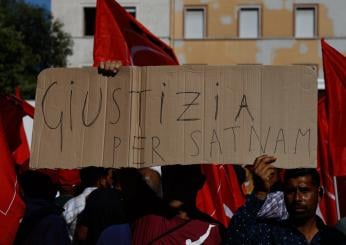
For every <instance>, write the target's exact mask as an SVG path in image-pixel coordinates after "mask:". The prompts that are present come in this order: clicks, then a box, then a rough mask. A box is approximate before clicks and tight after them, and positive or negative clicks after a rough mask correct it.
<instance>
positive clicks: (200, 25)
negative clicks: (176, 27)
mask: <svg viewBox="0 0 346 245" xmlns="http://www.w3.org/2000/svg"><path fill="white" fill-rule="evenodd" d="M204 36H205V8H186V9H185V15H184V37H185V38H196V39H198V38H203V37H204Z"/></svg>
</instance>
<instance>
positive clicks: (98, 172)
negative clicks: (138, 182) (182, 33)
mask: <svg viewBox="0 0 346 245" xmlns="http://www.w3.org/2000/svg"><path fill="white" fill-rule="evenodd" d="M80 179H81V186H82V189H83V191H82V193H81V194H79V195H78V196H76V197H74V198H71V199H70V200H69V201H68V202H66V203H65V205H64V209H65V211H64V212H63V216H64V218H65V220H66V222H67V224H68V226H69V233H70V238H71V239H72V238H73V237H74V232H75V229H76V224H77V218H78V215H79V214H80V213H81V212H82V211H83V209H84V207H85V200H86V198H87V196H89V194H90V193H91V192H93V191H94V190H96V189H97V188H99V187H106V171H105V169H104V168H101V167H94V166H91V167H85V168H82V169H81V170H80Z"/></svg>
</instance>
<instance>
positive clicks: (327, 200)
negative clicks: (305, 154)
mask: <svg viewBox="0 0 346 245" xmlns="http://www.w3.org/2000/svg"><path fill="white" fill-rule="evenodd" d="M331 167H332V164H331V158H330V157H329V149H328V121H327V115H326V104H325V97H323V98H321V99H320V100H319V101H318V171H319V173H320V175H321V184H322V186H323V188H324V195H323V197H322V199H321V201H320V204H319V207H320V211H321V214H322V217H323V220H324V221H325V222H326V223H327V224H329V225H335V223H336V221H337V219H338V217H337V207H336V198H335V189H334V181H333V175H332V168H331Z"/></svg>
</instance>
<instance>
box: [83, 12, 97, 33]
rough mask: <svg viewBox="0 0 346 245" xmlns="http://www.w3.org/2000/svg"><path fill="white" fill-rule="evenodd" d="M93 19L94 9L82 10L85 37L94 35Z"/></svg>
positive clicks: (94, 15)
mask: <svg viewBox="0 0 346 245" xmlns="http://www.w3.org/2000/svg"><path fill="white" fill-rule="evenodd" d="M95 17H96V8H95V7H85V8H84V35H85V36H93V35H94V28H95Z"/></svg>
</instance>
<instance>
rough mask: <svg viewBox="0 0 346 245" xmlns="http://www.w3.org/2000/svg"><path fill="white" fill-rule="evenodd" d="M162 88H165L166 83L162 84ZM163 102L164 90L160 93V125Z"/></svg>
mask: <svg viewBox="0 0 346 245" xmlns="http://www.w3.org/2000/svg"><path fill="white" fill-rule="evenodd" d="M162 85H163V87H166V83H162ZM164 100H165V92H164V89H163V90H162V92H161V104H160V124H162V115H163V105H164Z"/></svg>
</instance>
